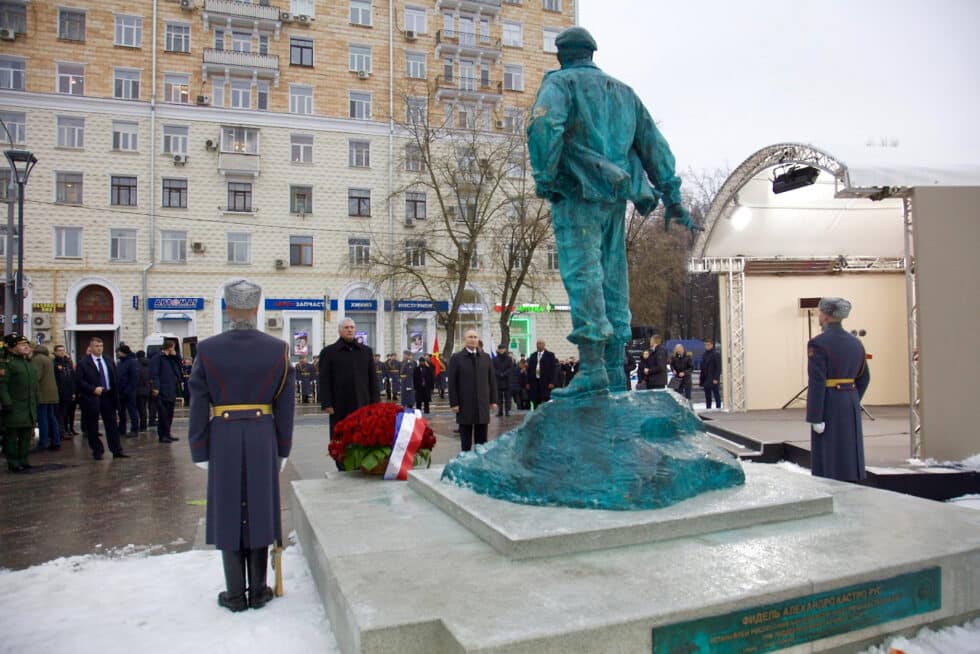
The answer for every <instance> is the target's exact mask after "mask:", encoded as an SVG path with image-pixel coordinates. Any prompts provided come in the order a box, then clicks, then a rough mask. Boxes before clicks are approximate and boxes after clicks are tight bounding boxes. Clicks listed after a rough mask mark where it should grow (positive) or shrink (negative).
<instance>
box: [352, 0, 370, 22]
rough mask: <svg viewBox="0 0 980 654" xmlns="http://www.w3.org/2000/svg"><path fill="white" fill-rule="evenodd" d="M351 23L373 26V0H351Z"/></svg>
mask: <svg viewBox="0 0 980 654" xmlns="http://www.w3.org/2000/svg"><path fill="white" fill-rule="evenodd" d="M350 22H351V25H365V26H367V27H370V26H371V0H350Z"/></svg>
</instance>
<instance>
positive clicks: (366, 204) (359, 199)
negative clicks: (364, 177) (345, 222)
mask: <svg viewBox="0 0 980 654" xmlns="http://www.w3.org/2000/svg"><path fill="white" fill-rule="evenodd" d="M347 215H349V216H361V217H369V216H370V215H371V189H366V188H349V189H347Z"/></svg>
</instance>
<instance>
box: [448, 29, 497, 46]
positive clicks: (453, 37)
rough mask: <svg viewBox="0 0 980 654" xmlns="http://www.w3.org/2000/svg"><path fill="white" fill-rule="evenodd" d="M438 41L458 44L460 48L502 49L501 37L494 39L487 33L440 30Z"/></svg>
mask: <svg viewBox="0 0 980 654" xmlns="http://www.w3.org/2000/svg"><path fill="white" fill-rule="evenodd" d="M436 43H441V44H445V45H458V46H459V47H460V48H470V49H488V50H499V49H500V39H494V38H492V37H490V36H489V35H487V34H477V33H476V32H465V31H464V32H461V31H459V30H439V31H438V32H436Z"/></svg>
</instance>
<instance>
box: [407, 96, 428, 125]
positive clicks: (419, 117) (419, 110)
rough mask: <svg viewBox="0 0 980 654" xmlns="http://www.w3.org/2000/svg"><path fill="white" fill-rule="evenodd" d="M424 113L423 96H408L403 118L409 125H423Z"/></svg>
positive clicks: (424, 101) (424, 100)
mask: <svg viewBox="0 0 980 654" xmlns="http://www.w3.org/2000/svg"><path fill="white" fill-rule="evenodd" d="M425 115H426V99H425V98H408V99H407V100H406V102H405V119H406V120H407V121H408V124H409V125H424V124H425Z"/></svg>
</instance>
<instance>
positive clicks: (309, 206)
mask: <svg viewBox="0 0 980 654" xmlns="http://www.w3.org/2000/svg"><path fill="white" fill-rule="evenodd" d="M289 211H290V213H298V214H300V215H301V216H302V215H305V214H308V213H313V187H312V186H290V187H289Z"/></svg>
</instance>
